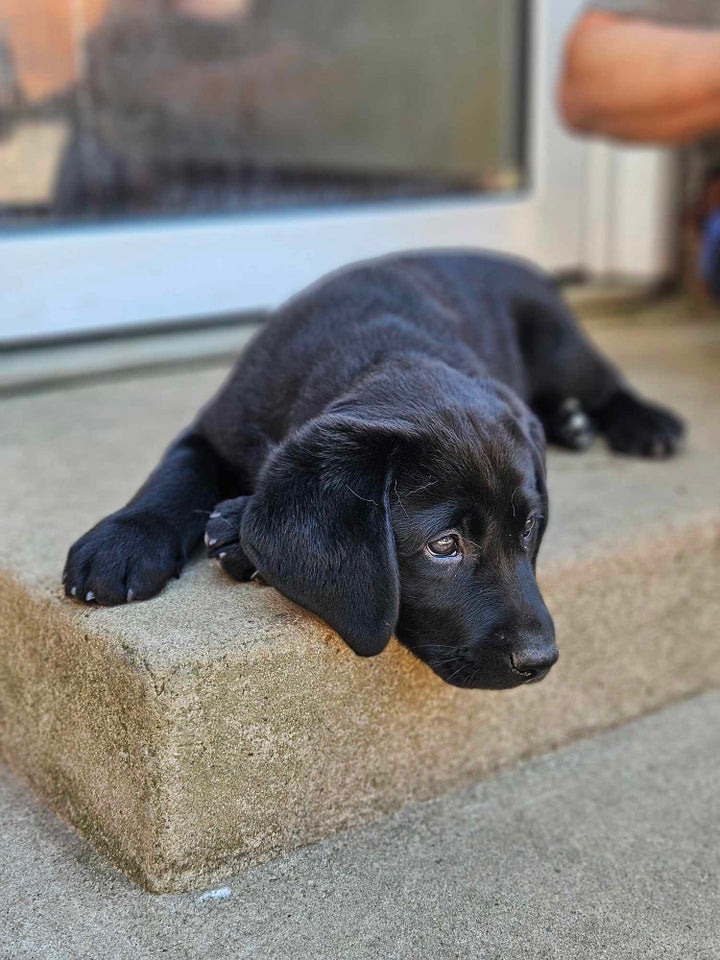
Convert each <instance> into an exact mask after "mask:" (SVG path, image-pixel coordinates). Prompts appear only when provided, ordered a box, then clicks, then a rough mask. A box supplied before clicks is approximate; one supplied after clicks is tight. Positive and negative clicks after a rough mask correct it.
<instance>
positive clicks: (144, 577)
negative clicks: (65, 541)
mask: <svg viewBox="0 0 720 960" xmlns="http://www.w3.org/2000/svg"><path fill="white" fill-rule="evenodd" d="M184 560H185V556H184V553H183V549H182V544H181V542H180V538H179V537H178V535H177V532H176V531H175V529H174V528H173V527H172V526H171V525H170V524H169V523H168V522H167V521H165V520H163V519H162V518H161V517H157V516H155V515H152V514H149V513H142V512H139V513H134V512H133V511H132V510H128V511H123V510H121V511H119V512H118V513H114V514H112V515H111V516H109V517H106V518H105V519H104V520H101V521H100V523H98V524H96V526H94V527H93V528H92V530H88V532H87V533H86V534H85V535H84V536H82V537H80V539H79V540H78V541H76V543H74V544H73V545H72V547H71V548H70V552H69V553H68V558H67V562H66V564H65V571H64V573H63V583H64V584H65V595H66V596H68V597H72V598H73V599H75V600H83V601H85V602H86V603H92V602H93V601H94V602H96V603H100V604H103V605H106V606H115V605H116V604H120V603H129V602H130V601H132V600H147V599H148V598H149V597H154V596H155V594H156V593H159V592H160V591H161V590H162V588H163V587H164V586H165V584H166V583H167V582H168V580H169V579H170V578H171V577H177V576H179V575H180V569H181V567H182V564H183V562H184Z"/></svg>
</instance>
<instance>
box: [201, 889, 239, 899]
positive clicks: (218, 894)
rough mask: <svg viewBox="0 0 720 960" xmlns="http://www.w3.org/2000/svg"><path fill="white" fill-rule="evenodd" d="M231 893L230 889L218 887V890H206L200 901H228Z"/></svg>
mask: <svg viewBox="0 0 720 960" xmlns="http://www.w3.org/2000/svg"><path fill="white" fill-rule="evenodd" d="M231 893H232V890H231V889H230V887H218V888H217V890H206V891H205V893H202V894H200V896H199V897H198V900H227V898H228V897H229V896H230V894H231Z"/></svg>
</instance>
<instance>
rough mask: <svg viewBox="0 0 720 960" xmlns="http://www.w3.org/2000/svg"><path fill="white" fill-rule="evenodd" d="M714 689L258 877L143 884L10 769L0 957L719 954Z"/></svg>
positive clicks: (718, 765)
mask: <svg viewBox="0 0 720 960" xmlns="http://www.w3.org/2000/svg"><path fill="white" fill-rule="evenodd" d="M719 841H720V694H718V693H708V694H705V695H703V696H701V697H697V698H695V699H693V700H689V701H685V702H683V703H680V704H677V705H675V706H673V707H670V708H666V709H665V710H664V711H662V712H661V713H658V714H656V715H654V716H651V717H646V718H644V719H642V720H639V721H635V722H633V723H631V724H629V725H627V726H625V727H622V728H619V729H616V730H613V731H610V732H608V733H605V734H603V735H601V736H599V737H596V738H595V739H592V740H588V741H585V742H582V743H579V744H576V745H574V746H572V747H569V748H565V749H563V750H561V751H558V752H556V753H554V754H550V755H547V756H545V757H543V758H541V759H538V760H534V761H532V762H530V763H528V764H526V765H524V766H522V767H520V768H518V769H516V770H514V771H510V772H507V773H505V774H501V775H499V776H496V777H494V778H492V779H489V780H485V781H483V782H481V783H478V784H477V785H475V786H473V787H471V788H469V789H466V790H463V791H462V792H459V793H456V794H453V795H451V796H448V797H444V798H442V799H439V800H435V801H431V802H428V803H424V804H420V805H417V806H415V807H412V808H408V809H407V810H405V811H404V812H403V813H401V814H396V815H394V816H392V817H388V818H386V819H385V820H383V821H382V822H381V823H378V824H376V825H374V826H370V827H365V828H363V829H359V830H355V831H353V832H350V833H346V834H344V835H341V836H339V837H336V838H335V839H334V840H332V841H326V842H324V843H322V844H319V845H317V846H314V847H308V848H306V849H303V850H299V851H296V852H295V853H293V854H291V855H289V856H287V857H285V858H284V859H282V860H279V861H275V862H274V863H270V864H267V865H265V866H262V867H256V868H254V869H252V870H250V871H248V872H246V873H244V874H242V875H240V876H238V877H235V878H233V879H231V880H229V881H228V882H227V884H225V885H224V888H221V889H220V890H219V891H215V893H216V896H205V897H203V895H202V894H201V893H193V894H180V895H176V894H168V895H161V896H154V895H152V894H148V893H145V892H143V891H141V890H140V889H138V888H137V887H134V886H132V885H131V884H130V883H129V882H128V881H127V880H125V879H124V878H123V877H122V876H121V875H120V874H118V873H116V872H115V871H113V870H112V869H111V868H110V867H108V866H107V864H106V862H105V861H104V860H103V859H102V858H100V857H99V856H98V855H97V854H96V853H94V851H93V850H92V849H91V848H90V847H89V846H87V845H86V844H85V842H84V841H83V840H81V839H80V838H79V836H78V835H77V834H75V833H74V832H73V831H71V830H70V829H69V828H67V827H65V826H64V825H62V824H61V823H60V822H59V821H58V820H57V819H56V818H55V817H54V816H53V815H51V814H50V813H48V812H46V811H45V810H44V809H43V808H41V807H40V806H39V805H38V803H37V801H36V800H35V799H34V797H33V795H32V794H31V793H30V792H29V791H28V790H27V789H25V788H24V787H21V786H20V785H18V784H17V782H15V781H14V780H12V779H11V778H10V776H9V775H8V774H7V773H6V772H5V771H4V769H0V864H2V867H1V868H0V957H1V958H2V960H29V958H33V960H35V958H42V960H100V958H103V960H104V958H112V960H125V958H128V960H130V958H132V960H144V958H151V957H152V958H155V957H170V958H173V960H176V958H177V960H185V958H188V960H211V958H212V960H221V958H228V960H230V958H232V960H240V958H247V960H250V958H252V960H255V958H257V960H274V958H278V960H279V958H282V960H294V958H303V960H315V958H317V960H320V958H323V960H331V958H332V960H336V958H337V960H340V958H342V960H366V958H367V960H370V958H383V960H401V958H402V960H405V958H407V960H410V958H413V960H414V958H423V960H446V958H448V960H449V958H462V960H465V958H478V960H480V958H493V960H514V958H528V960H530V958H532V960H543V958H559V960H574V958H578V960H580V958H586V957H587V958H592V960H603V958H613V960H614V958H618V960H619V958H622V960H632V958H652V960H661V958H677V960H717V958H718V957H720V842H719Z"/></svg>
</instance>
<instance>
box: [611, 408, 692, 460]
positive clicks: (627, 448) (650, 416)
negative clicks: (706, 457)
mask: <svg viewBox="0 0 720 960" xmlns="http://www.w3.org/2000/svg"><path fill="white" fill-rule="evenodd" d="M600 421H601V424H602V427H603V430H604V432H605V435H606V437H607V442H608V445H609V446H610V448H611V449H612V450H615V451H616V452H617V453H626V454H630V455H633V456H636V457H656V458H663V457H671V456H673V454H675V453H677V451H678V450H679V449H680V447H681V445H682V441H683V437H684V434H685V427H684V425H683V422H682V420H680V418H679V417H677V416H675V414H674V413H671V412H670V411H669V410H666V409H665V408H664V407H659V406H656V405H655V404H652V403H647V402H645V401H644V400H638V399H637V398H636V397H634V396H633V395H632V394H630V393H624V392H623V393H619V394H617V395H616V396H615V397H614V398H613V399H612V400H611V401H610V403H609V404H608V406H607V407H606V408H605V409H604V410H603V411H602V413H601V415H600Z"/></svg>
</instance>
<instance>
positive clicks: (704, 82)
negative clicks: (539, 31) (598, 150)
mask: <svg viewBox="0 0 720 960" xmlns="http://www.w3.org/2000/svg"><path fill="white" fill-rule="evenodd" d="M557 98H558V107H559V109H560V113H561V115H562V117H563V119H564V120H565V122H566V124H567V125H568V126H569V127H570V128H571V129H572V130H575V131H577V132H581V133H590V134H603V135H605V136H609V137H613V138H615V139H618V140H626V141H635V142H646V143H658V144H682V143H688V142H691V141H693V140H698V139H701V138H702V137H704V136H706V135H708V134H711V133H714V132H717V131H718V130H720V30H701V29H689V28H688V27H684V26H683V27H679V26H674V25H669V24H666V23H654V22H652V21H649V20H641V19H636V18H631V17H627V16H620V15H617V14H614V13H610V12H606V11H602V10H599V9H597V10H595V9H590V10H588V11H587V12H586V13H584V14H583V15H582V16H581V17H580V18H579V19H578V21H577V22H576V23H575V25H574V27H573V29H572V30H571V32H570V34H569V36H568V39H567V42H566V46H565V53H564V60H563V65H562V70H561V77H560V82H559V85H558V91H557Z"/></svg>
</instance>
